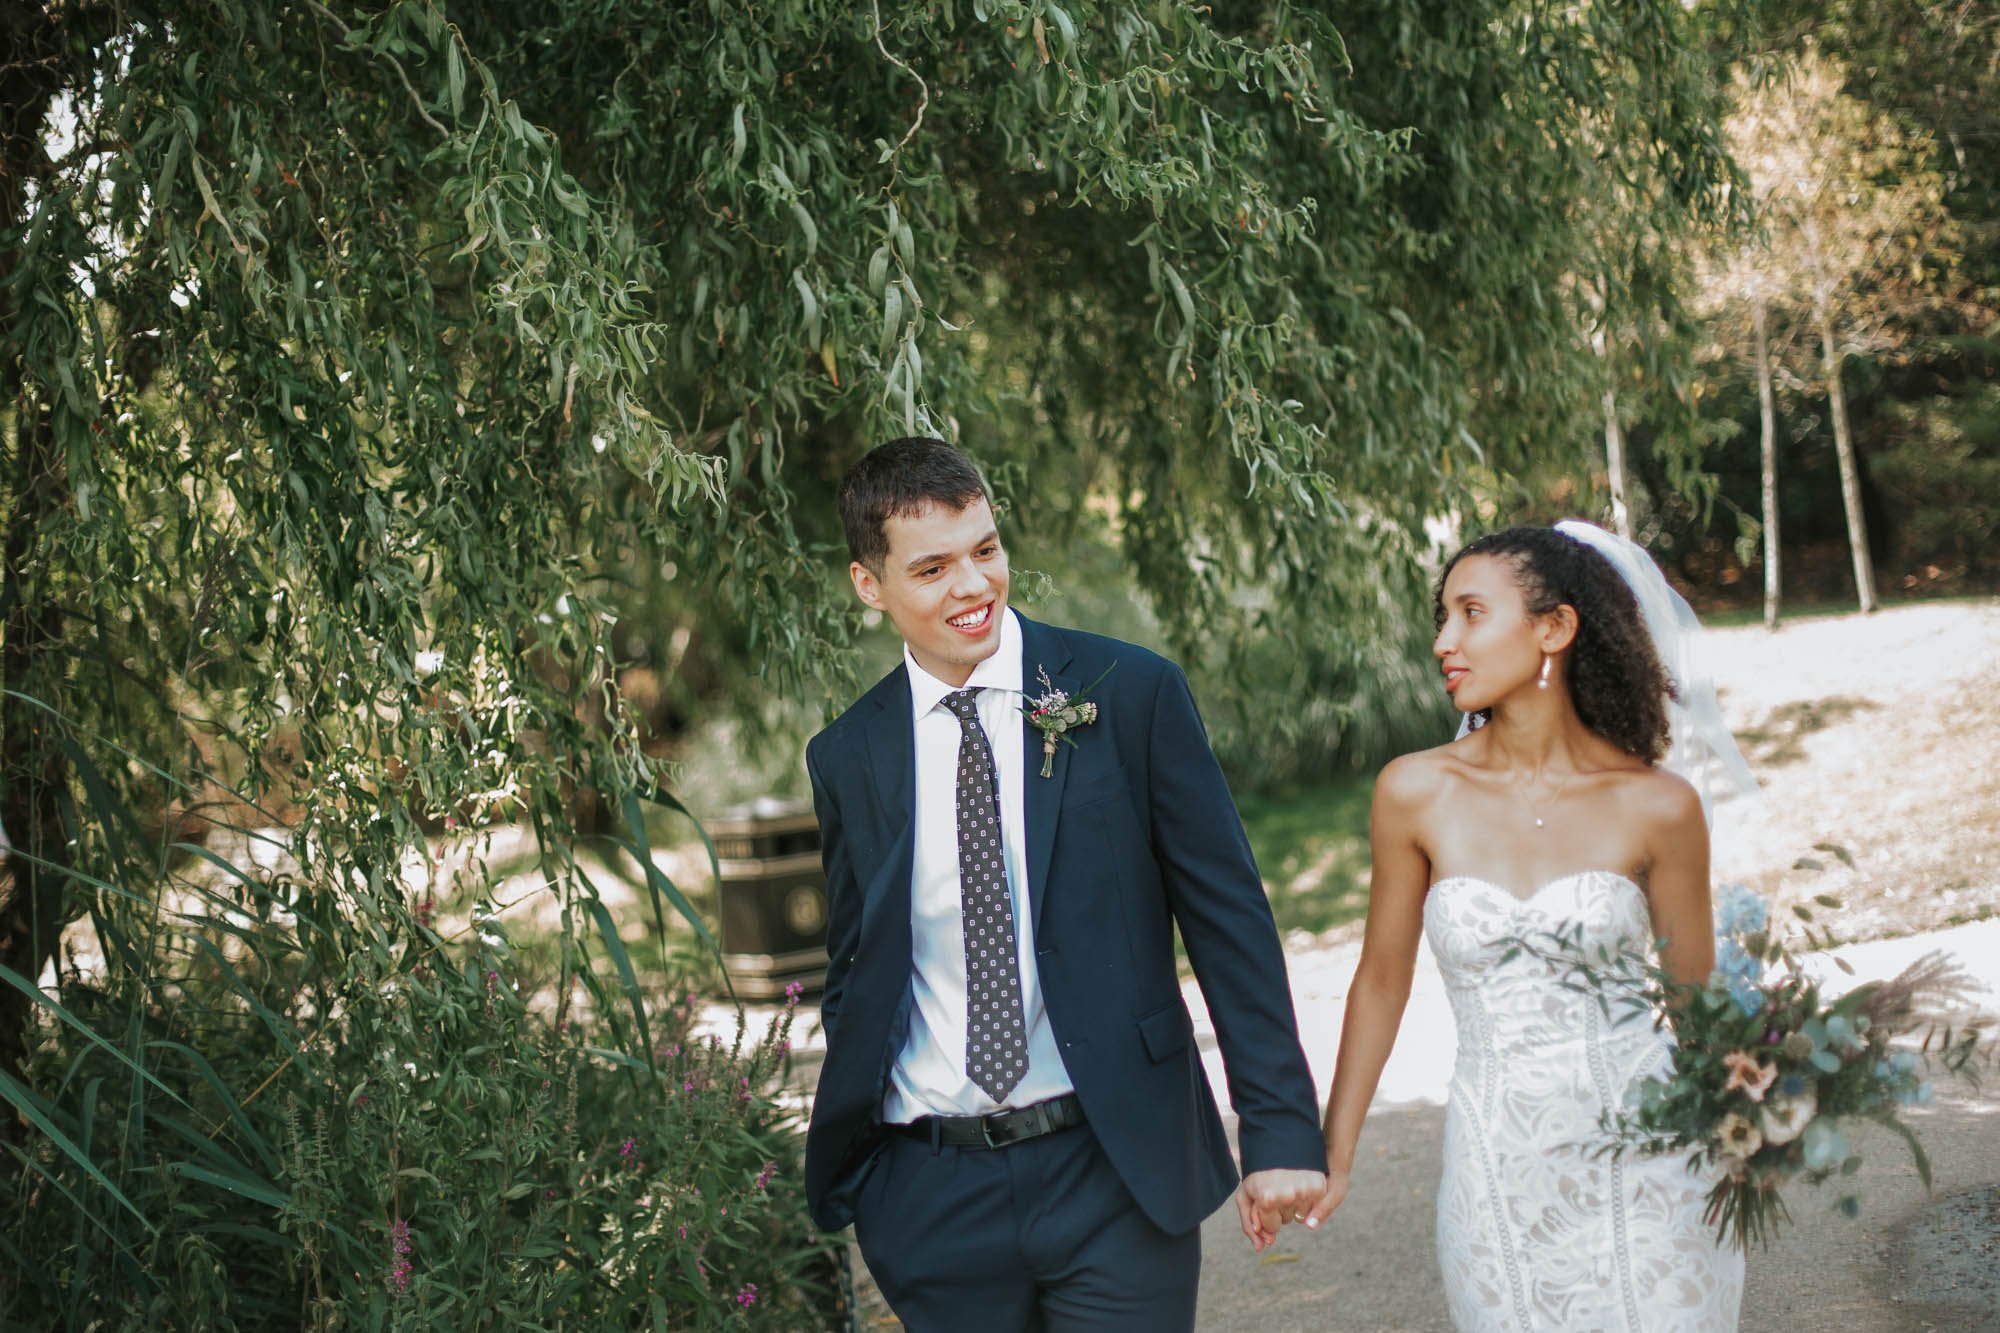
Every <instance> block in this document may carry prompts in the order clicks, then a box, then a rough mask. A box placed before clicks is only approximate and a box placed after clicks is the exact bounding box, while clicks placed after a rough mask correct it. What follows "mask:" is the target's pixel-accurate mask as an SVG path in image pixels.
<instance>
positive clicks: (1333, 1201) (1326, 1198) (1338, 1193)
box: [1306, 1168, 1347, 1231]
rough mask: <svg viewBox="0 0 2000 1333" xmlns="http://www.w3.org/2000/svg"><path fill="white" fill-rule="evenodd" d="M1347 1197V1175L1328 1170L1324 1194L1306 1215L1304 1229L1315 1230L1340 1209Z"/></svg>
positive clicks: (1343, 1172)
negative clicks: (1342, 1201) (1334, 1211)
mask: <svg viewBox="0 0 2000 1333" xmlns="http://www.w3.org/2000/svg"><path fill="white" fill-rule="evenodd" d="M1346 1197H1347V1173H1346V1172H1345V1171H1336V1170H1333V1169H1331V1168H1328V1170H1327V1173H1326V1193H1324V1194H1322V1195H1320V1196H1319V1202H1318V1203H1316V1204H1314V1205H1313V1206H1312V1211H1311V1212H1309V1213H1307V1214H1306V1229H1307V1230H1309V1231H1313V1230H1317V1229H1318V1228H1319V1224H1320V1223H1322V1222H1324V1221H1326V1219H1327V1218H1329V1217H1332V1216H1333V1210H1334V1209H1336V1208H1338V1207H1340V1204H1341V1200H1343V1199H1345V1198H1346Z"/></svg>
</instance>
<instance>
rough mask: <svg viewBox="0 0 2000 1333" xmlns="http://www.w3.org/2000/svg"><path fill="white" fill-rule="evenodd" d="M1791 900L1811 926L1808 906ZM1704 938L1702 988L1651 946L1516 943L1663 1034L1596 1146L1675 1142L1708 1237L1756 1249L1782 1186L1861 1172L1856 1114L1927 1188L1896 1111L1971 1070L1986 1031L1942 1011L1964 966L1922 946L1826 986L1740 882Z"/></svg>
mask: <svg viewBox="0 0 2000 1333" xmlns="http://www.w3.org/2000/svg"><path fill="white" fill-rule="evenodd" d="M1815 902H1817V903H1818V904H1819V905H1821V906H1825V907H1831V906H1837V905H1838V904H1837V903H1836V902H1835V900H1833V899H1831V898H1828V897H1825V896H1821V897H1819V898H1817V899H1815ZM1792 910H1793V911H1794V912H1795V913H1796V914H1797V915H1798V917H1799V918H1800V920H1801V921H1802V922H1804V923H1806V924H1807V926H1808V927H1810V924H1811V922H1812V920H1813V914H1812V909H1811V908H1810V907H1807V906H1805V905H1803V904H1801V905H1798V906H1795V907H1794V908H1793V909H1792ZM1716 934H1717V938H1716V958H1715V968H1714V971H1713V973H1712V974H1711V975H1710V977H1709V979H1708V981H1707V982H1706V983H1703V984H1690V983H1686V982H1679V981H1676V980H1675V979H1674V978H1672V977H1671V976H1669V975H1668V974H1667V973H1666V972H1665V971H1664V970H1663V969H1662V968H1661V967H1660V966H1659V964H1658V962H1657V961H1656V960H1655V959H1654V958H1653V957H1651V956H1649V955H1645V954H1640V953H1637V952H1632V951H1617V952H1613V951H1607V950H1602V949H1586V948H1585V947H1584V946H1583V945H1582V944H1581V943H1580V942H1579V937H1578V936H1577V935H1576V934H1575V933H1574V932H1573V931H1571V930H1567V929H1565V930H1559V931H1557V932H1554V933H1553V935H1552V937H1551V940H1544V941H1539V942H1532V941H1523V942H1521V943H1520V945H1519V946H1518V947H1520V948H1522V949H1525V950H1527V951H1529V952H1532V953H1534V954H1536V955H1537V956H1539V957H1543V958H1545V959H1548V960H1549V961H1551V962H1554V963H1557V964H1559V965H1561V966H1562V967H1564V968H1565V970H1566V971H1567V973H1568V976H1567V979H1566V984H1569V985H1571V986H1573V987H1575V988H1577V989H1581V990H1584V991H1586V992H1587V993H1590V994H1592V995H1594V996H1595V997H1596V998H1597V999H1598V1000H1599V1002H1600V1003H1601V1004H1603V1005H1604V1007H1605V1010H1606V1012H1607V1014H1612V1013H1613V1011H1614V1010H1622V1011H1623V1014H1622V1016H1623V1017H1624V1018H1625V1019H1626V1020H1628V1021H1636V1020H1638V1019H1641V1018H1644V1019H1648V1020H1650V1021H1652V1022H1653V1023H1655V1024H1657V1025H1659V1026H1661V1027H1669V1026H1670V1027H1671V1029H1672V1031H1673V1034H1674V1038H1675V1040H1674V1043H1673V1057H1672V1063H1671V1065H1670V1066H1669V1067H1668V1069H1667V1070H1665V1071H1664V1072H1663V1073H1662V1074H1661V1075H1660V1076H1659V1077H1656V1078H1651V1079H1647V1080H1644V1081H1642V1082H1641V1083H1639V1084H1638V1085H1637V1086H1636V1087H1635V1088H1634V1089H1633V1090H1632V1092H1631V1094H1630V1095H1629V1097H1628V1099H1627V1104H1626V1105H1625V1106H1624V1107H1622V1108H1619V1109H1617V1110H1614V1111H1611V1112H1609V1113H1607V1114H1606V1116H1605V1120H1604V1126H1603V1127H1604V1129H1605V1130H1606V1132H1607V1133H1608V1134H1609V1136H1610V1141H1609V1143H1608V1144H1607V1146H1606V1150H1607V1151H1609V1152H1611V1153H1613V1154H1622V1153H1627V1152H1633V1153H1639V1154H1643V1155H1647V1156H1664V1155H1673V1154H1685V1155H1686V1156H1687V1159H1688V1166H1689V1169H1690V1170H1691V1171H1694V1172H1696V1173H1697V1174H1700V1175H1702V1176H1704V1177H1709V1176H1712V1177H1713V1178H1714V1181H1715V1183H1714V1185H1713V1186H1712V1188H1711V1189H1710V1191H1709V1196H1708V1211H1707V1220H1708V1221H1709V1222H1710V1223H1712V1224H1713V1225H1714V1226H1715V1228H1716V1235H1717V1238H1718V1240H1720V1241H1721V1242H1722V1243H1724V1244H1730V1245H1735V1246H1737V1247H1739V1248H1740V1249H1744V1250H1748V1249H1749V1247H1750V1246H1751V1245H1752V1244H1753V1243H1756V1244H1763V1245H1768V1244H1769V1242H1770V1241H1771V1239H1772V1238H1773V1237H1774V1236H1775V1235H1776V1234H1777V1232H1778V1230H1779V1228H1780V1227H1781V1226H1782V1225H1783V1224H1784V1223H1786V1222H1788V1221H1789V1220H1790V1217H1791V1214H1790V1212H1789V1210H1788V1209H1787V1207H1786V1205H1785V1201H1784V1198H1783V1195H1782V1194H1781V1192H1780V1191H1781V1189H1782V1188H1783V1187H1784V1186H1786V1185H1788V1184H1790V1183H1791V1182H1792V1181H1794V1180H1804V1181H1807V1182H1808V1183H1811V1184H1820V1183H1823V1182H1825V1181H1827V1180H1829V1179H1832V1178H1835V1177H1851V1176H1852V1175H1854V1173H1855V1172H1856V1171H1857V1170H1859V1168H1860V1165H1861V1158H1860V1156H1859V1155H1858V1154H1857V1153H1856V1152H1855V1151H1854V1148H1853V1145H1852V1144H1851V1143H1850V1141H1849V1138H1848V1134H1847V1130H1848V1129H1849V1128H1851V1127H1852V1126H1853V1124H1854V1123H1855V1122H1858V1121H1873V1122H1875V1123H1877V1124H1880V1125H1883V1126H1885V1127H1887V1128H1888V1129H1890V1130H1892V1131H1893V1132H1894V1133H1896V1134H1897V1135H1898V1136H1900V1137H1901V1138H1902V1140H1903V1141H1904V1142H1905V1143H1906V1144H1907V1145H1908V1146H1909V1149H1910V1152H1911V1155H1912V1157H1913V1158H1914V1160H1915V1163H1916V1168H1917V1172H1918V1174H1919V1175H1920V1176H1921V1177H1922V1178H1923V1181H1924V1184H1925V1186H1926V1188H1928V1187H1929V1185H1930V1180H1931V1171H1930V1160H1929V1158H1928V1156H1927V1155H1926V1154H1925V1152H1924V1148H1923V1145H1922V1143H1921V1142H1920V1141H1919V1140H1918V1138H1917V1136H1916V1134H1915V1132H1914V1131H1913V1130H1912V1129H1911V1128H1910V1126H1909V1125H1908V1124H1907V1123H1906V1122H1905V1121H1904V1119H1903V1116H1902V1112H1903V1111H1904V1109H1905V1108H1907V1107H1910V1106H1912V1105H1919V1104H1922V1103H1924V1102H1927V1101H1929V1100H1930V1099H1931V1096H1932V1085H1931V1083H1930V1082H1929V1081H1928V1077H1927V1076H1928V1074H1929V1073H1931V1072H1933V1070H1934V1069H1942V1070H1944V1071H1946V1072H1950V1073H1953V1074H1957V1075H1962V1076H1967V1077H1969V1076H1971V1075H1972V1074H1973V1072H1974V1068H1973V1061H1974V1058H1975V1056H1976V1055H1977V1054H1978V1053H1979V1051H1980V1049H1981V1044H1982V1040H1983V1036H1984V1033H1983V1030H1982V1028H1981V1026H1980V1025H1979V1024H1978V1023H1977V1022H1976V1021H1973V1022H1968V1023H1958V1022H1955V1021H1954V1018H1953V1015H1954V1014H1955V1013H1957V1012H1959V1010H1960V1002H1961V1001H1962V999H1963V997H1964V996H1965V993H1966V991H1967V990H1968V989H1969V982H1968V978H1966V976H1965V975H1964V974H1963V972H1961V971H1960V970H1959V969H1958V968H1957V967H1956V966H1955V965H1954V964H1952V963H1951V962H1950V961H1949V959H1948V958H1946V957H1945V956H1944V955H1942V954H1936V953H1933V954H1929V955H1926V956H1925V957H1923V958H1921V959H1919V960H1918V961H1917V962H1915V963H1913V964H1912V965H1911V966H1910V967H1908V968H1906V969H1905V970H1904V971H1903V972H1901V973H1900V974H1898V975H1897V976H1895V977H1894V978H1891V979H1890V980H1888V981H1881V982H1864V983H1861V984H1859V985H1856V986H1854V987H1852V988H1851V989H1848V990H1846V991H1845V992H1844V993H1841V994H1838V995H1831V994H1829V993H1828V991H1827V990H1826V989H1825V988H1823V987H1822V984H1821V982H1820V980H1819V979H1817V978H1816V977H1815V976H1814V975H1813V973H1812V972H1811V971H1810V970H1809V969H1808V968H1806V967H1805V966H1803V965H1802V964H1801V962H1800V959H1799V957H1798V955H1797V954H1796V953H1795V952H1794V951H1793V950H1792V948H1791V947H1790V946H1789V945H1788V944H1787V943H1786V942H1785V941H1784V940H1783V939H1782V938H1780V937H1779V935H1778V932H1777V931H1775V930H1774V929H1773V928H1772V923H1771V921H1770V912H1769V909H1768V908H1767V906H1766V905H1765V903H1764V902H1763V900H1762V899H1760V898H1758V897H1757V896H1756V895H1755V894H1753V893H1751V892H1750V891H1749V890H1747V889H1745V888H1743V887H1741V886H1739V885H1725V886H1723V888H1722V890H1721V892H1720V893H1719V894H1718V898H1717V903H1716ZM1551 941H1552V942H1551ZM1833 961H1834V963H1835V965H1836V966H1839V967H1841V968H1842V969H1843V970H1848V971H1851V969H1849V968H1848V967H1847V965H1846V963H1845V962H1844V961H1842V960H1840V959H1837V958H1836V959H1834V960H1833ZM1840 1207H1841V1209H1842V1210H1843V1211H1844V1212H1846V1213H1847V1214H1849V1215H1850V1216H1852V1215H1854V1214H1855V1213H1856V1212H1858V1211H1859V1208H1860V1200H1859V1198H1858V1196H1857V1195H1856V1194H1855V1193H1854V1192H1853V1191H1852V1190H1849V1191H1847V1192H1845V1193H1843V1194H1842V1195H1841V1197H1840Z"/></svg>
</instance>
